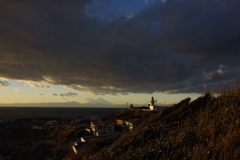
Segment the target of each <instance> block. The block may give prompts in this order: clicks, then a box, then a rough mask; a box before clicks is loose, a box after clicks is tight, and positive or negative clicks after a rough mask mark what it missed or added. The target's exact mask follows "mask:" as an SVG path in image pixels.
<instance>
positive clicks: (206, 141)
mask: <svg viewBox="0 0 240 160" xmlns="http://www.w3.org/2000/svg"><path fill="white" fill-rule="evenodd" d="M239 116H240V89H238V88H236V89H234V90H231V91H229V92H222V93H220V94H219V95H218V96H217V97H214V96H213V95H211V94H210V93H206V94H205V95H204V96H202V97H199V98H198V99H196V100H194V101H192V102H191V101H190V98H186V99H185V100H182V101H181V102H179V103H178V104H176V105H173V106H172V107H168V108H165V109H164V110H162V111H161V112H160V113H159V114H157V115H155V116H152V117H151V119H150V120H149V121H148V123H145V124H143V125H142V126H141V127H138V128H137V129H135V130H133V131H131V132H128V133H125V134H123V135H121V136H120V137H119V138H115V139H116V140H114V141H111V143H108V145H106V146H105V147H104V146H101V148H98V149H97V150H96V151H95V153H96V154H95V153H94V154H90V155H89V154H88V156H87V157H86V156H84V157H83V155H86V154H85V153H84V152H81V155H79V156H78V159H94V160H95V159H99V160H101V159H121V160H122V159H131V160H134V159H136V160H139V159H140V160H141V159H143V160H146V159H151V160H152V159H164V160H165V159H194V160H198V159H199V160H204V159H207V160H211V159H212V160H215V159H220V160H221V159H222V160H224V159H240V147H239V146H240V120H239ZM90 146H91V144H89V145H88V146H86V148H85V147H84V149H83V151H84V150H87V147H90Z"/></svg>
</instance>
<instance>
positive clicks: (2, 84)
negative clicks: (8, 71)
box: [0, 81, 10, 87]
mask: <svg viewBox="0 0 240 160" xmlns="http://www.w3.org/2000/svg"><path fill="white" fill-rule="evenodd" d="M9 85H10V84H9V83H8V82H7V81H0V87H7V86H9Z"/></svg>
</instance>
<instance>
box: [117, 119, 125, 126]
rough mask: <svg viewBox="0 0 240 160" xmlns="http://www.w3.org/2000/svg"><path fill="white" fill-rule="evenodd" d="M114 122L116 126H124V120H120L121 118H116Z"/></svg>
mask: <svg viewBox="0 0 240 160" xmlns="http://www.w3.org/2000/svg"><path fill="white" fill-rule="evenodd" d="M116 124H117V125H118V126H124V120H122V119H117V120H116Z"/></svg>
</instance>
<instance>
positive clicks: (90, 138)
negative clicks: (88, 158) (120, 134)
mask: <svg viewBox="0 0 240 160" xmlns="http://www.w3.org/2000/svg"><path fill="white" fill-rule="evenodd" d="M111 136H113V135H112V134H109V135H101V136H86V137H81V139H80V140H78V141H75V142H73V146H72V148H73V151H74V152H75V153H76V154H77V153H78V151H79V150H80V148H81V147H82V146H84V145H85V144H87V143H90V142H93V141H96V140H98V139H100V138H103V137H105V138H110V137H111Z"/></svg>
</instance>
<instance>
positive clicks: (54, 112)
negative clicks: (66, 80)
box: [0, 107, 123, 122]
mask: <svg viewBox="0 0 240 160" xmlns="http://www.w3.org/2000/svg"><path fill="white" fill-rule="evenodd" d="M121 109H123V108H90V107H88V108H80V107H79V108H77V107H0V122H4V121H15V120H17V119H36V118H47V119H68V120H74V119H75V118H76V117H77V116H98V119H99V120H100V119H101V118H102V117H104V116H106V115H109V114H112V113H114V112H116V111H118V110H121Z"/></svg>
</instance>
